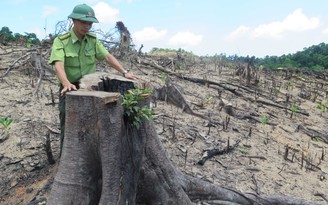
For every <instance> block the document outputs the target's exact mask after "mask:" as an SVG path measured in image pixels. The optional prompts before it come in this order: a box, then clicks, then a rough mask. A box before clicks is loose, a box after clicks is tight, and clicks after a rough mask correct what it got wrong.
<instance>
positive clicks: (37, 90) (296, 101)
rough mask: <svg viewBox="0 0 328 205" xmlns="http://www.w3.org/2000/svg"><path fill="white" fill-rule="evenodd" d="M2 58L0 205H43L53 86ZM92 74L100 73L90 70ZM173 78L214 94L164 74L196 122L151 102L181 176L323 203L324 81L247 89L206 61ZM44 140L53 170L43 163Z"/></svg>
mask: <svg viewBox="0 0 328 205" xmlns="http://www.w3.org/2000/svg"><path fill="white" fill-rule="evenodd" d="M16 49H18V48H16ZM10 51H11V48H5V47H1V49H0V58H1V59H0V60H1V64H0V76H1V75H2V74H3V73H6V72H7V71H8V68H10V70H9V72H7V73H8V74H7V75H6V76H4V77H2V78H0V96H1V97H0V117H11V118H12V119H13V122H12V124H11V125H10V126H9V128H10V129H5V128H4V127H2V126H1V125H0V171H1V174H0V204H4V205H7V204H8V205H9V204H45V203H46V199H47V196H48V193H49V190H50V189H51V184H52V180H53V177H54V175H55V173H56V167H57V163H58V146H59V135H58V133H59V119H58V108H57V106H58V104H57V103H58V96H57V92H58V87H57V83H56V78H55V76H54V74H53V73H52V72H50V71H47V72H46V76H45V77H44V78H43V80H42V83H41V85H40V87H38V85H39V84H38V79H39V75H38V73H39V71H38V70H37V69H35V65H34V64H33V63H29V61H28V60H27V61H24V62H23V60H21V61H18V62H17V63H16V64H14V65H13V62H14V61H15V60H16V59H19V58H20V57H21V56H23V55H25V54H26V52H28V51H27V50H26V49H23V50H22V51H20V52H11V53H10ZM44 52H46V51H44ZM6 53H8V54H6ZM45 56H46V55H45ZM45 58H46V57H45ZM124 64H125V63H124ZM125 66H126V68H130V67H131V66H130V64H125ZM167 69H168V70H170V69H169V68H167ZM99 70H101V71H105V70H107V68H105V67H104V66H102V65H99ZM131 71H132V72H134V73H135V74H137V75H139V76H140V77H142V78H143V79H145V80H147V81H149V82H150V84H151V85H152V87H153V88H154V89H155V88H160V87H162V86H164V84H165V83H164V78H166V77H167V76H166V75H163V72H162V71H159V70H158V69H156V67H153V66H149V65H145V64H138V63H136V64H134V65H133V66H132V68H131ZM170 71H171V70H170ZM111 72H113V70H111ZM175 72H179V73H183V74H184V76H187V77H190V78H194V79H195V78H196V79H202V80H206V81H208V82H216V83H217V84H218V85H214V84H211V83H209V84H208V83H207V84H205V85H203V84H200V83H195V82H191V81H188V80H186V79H181V78H177V77H174V75H171V79H172V81H173V84H174V85H175V86H176V87H177V88H178V89H179V90H180V91H181V93H182V94H183V96H184V97H185V99H186V100H187V102H188V105H189V106H190V108H191V110H192V111H193V112H194V113H196V115H192V114H187V113H186V112H183V110H182V109H181V108H179V107H177V106H174V105H172V104H170V103H167V102H164V101H159V100H157V106H156V107H154V111H155V116H154V119H155V124H156V126H157V131H158V135H159V137H160V139H161V141H162V143H163V145H164V147H165V148H166V150H167V154H168V156H169V158H170V159H171V161H172V163H174V164H175V165H176V166H178V167H179V168H180V169H181V170H182V171H183V172H185V173H188V174H190V175H193V176H197V177H199V178H203V179H204V180H207V181H210V182H213V183H216V184H219V185H221V186H224V187H229V188H232V189H237V190H239V191H242V192H251V193H257V194H263V195H289V196H295V197H298V198H302V199H306V200H310V201H315V202H320V203H322V204H328V202H327V199H328V194H327V193H328V186H327V184H328V183H327V178H328V176H327V173H328V162H327V159H328V156H327V153H326V152H327V148H328V144H327V143H328V137H327V136H328V128H327V126H326V125H327V118H328V114H327V112H324V110H320V109H318V105H319V103H322V104H324V103H326V102H327V101H328V99H327V92H326V91H327V81H326V80H325V79H322V77H323V76H316V75H310V74H309V73H307V74H304V73H291V74H289V75H288V76H287V78H286V73H285V72H283V71H266V70H261V71H258V75H259V76H260V78H259V83H258V84H257V85H256V86H255V85H249V86H246V83H245V80H244V79H242V78H240V77H239V76H237V75H235V70H234V68H233V66H226V67H223V68H221V69H218V68H215V66H214V64H212V63H211V62H209V61H208V62H206V66H204V65H199V64H197V63H196V64H194V65H193V66H191V67H188V68H187V69H184V70H176V71H175ZM163 76H164V77H163ZM320 77H321V78H320ZM286 96H289V97H286ZM287 98H288V99H287ZM199 116H206V117H205V118H202V117H199ZM206 118H208V119H210V120H208V119H206ZM47 138H48V139H50V141H51V150H52V153H53V156H54V159H55V161H56V163H55V164H50V163H49V160H48V157H47V152H46V150H47V149H48V147H47V146H46V145H47ZM239 141H240V142H239ZM237 142H239V144H238V146H237V147H236V148H235V149H233V150H232V151H231V152H229V153H225V154H222V155H218V156H215V157H213V158H210V159H209V160H207V161H206V162H205V163H204V165H200V164H199V163H198V162H199V160H201V159H202V157H203V156H205V155H204V153H205V154H206V152H204V151H205V150H212V149H219V150H223V149H225V148H226V147H227V146H228V144H230V145H234V144H236V143H237Z"/></svg>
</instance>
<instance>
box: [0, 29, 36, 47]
mask: <svg viewBox="0 0 328 205" xmlns="http://www.w3.org/2000/svg"><path fill="white" fill-rule="evenodd" d="M22 41H23V42H25V43H27V44H39V43H40V40H39V39H38V37H37V36H36V34H35V33H27V32H25V34H24V35H22V34H20V33H13V32H12V31H11V30H10V29H9V28H8V27H7V26H4V27H2V28H1V30H0V42H1V43H9V42H22Z"/></svg>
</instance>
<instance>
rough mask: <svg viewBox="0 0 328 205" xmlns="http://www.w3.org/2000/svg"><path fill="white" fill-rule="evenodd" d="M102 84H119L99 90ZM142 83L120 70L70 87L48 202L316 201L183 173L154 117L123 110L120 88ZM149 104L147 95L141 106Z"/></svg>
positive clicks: (131, 204) (146, 204)
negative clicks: (133, 116)
mask: <svg viewBox="0 0 328 205" xmlns="http://www.w3.org/2000/svg"><path fill="white" fill-rule="evenodd" d="M100 79H103V80H100ZM118 81H121V84H120V83H118ZM131 83H133V86H131ZM104 84H107V85H115V86H116V87H117V88H118V89H119V90H118V91H116V92H104V91H100V90H101V89H100V88H104V87H106V86H104ZM142 86H144V84H142V83H138V82H132V81H129V80H126V79H124V78H121V77H119V76H104V75H103V74H92V75H88V76H86V77H85V78H84V79H82V82H81V84H80V87H81V90H79V91H74V92H70V93H67V96H66V116H67V117H66V126H65V127H66V130H65V139H64V145H63V151H62V156H61V159H60V164H59V167H58V171H57V174H56V176H55V180H54V183H53V185H52V190H51V193H50V197H49V199H48V203H47V204H49V205H58V204H60V205H66V204H67V205H68V204H70V205H71V204H73V205H75V204H76V205H78V204H87V205H94V204H101V205H102V204H108V205H135V204H143V205H191V204H194V203H196V201H202V200H204V201H206V203H207V204H243V205H250V204H281V205H284V204H315V203H312V202H311V203H310V202H306V201H304V200H302V199H295V198H291V197H284V196H273V197H270V196H265V197H262V196H258V195H256V194H243V193H241V192H239V191H236V190H231V189H226V188H222V187H220V186H218V185H215V184H212V183H209V182H206V181H203V180H201V179H198V178H194V177H191V176H188V175H185V174H183V173H182V172H181V171H180V170H178V169H177V168H176V167H174V166H173V164H172V163H171V161H170V160H169V159H168V157H167V155H166V152H165V149H164V148H163V146H162V144H161V141H160V140H159V137H158V135H157V132H156V128H155V125H154V123H153V122H152V121H147V120H143V122H142V125H141V126H140V128H139V129H137V128H135V127H133V126H132V125H131V124H130V123H129V120H128V119H127V118H126V117H125V115H124V110H123V108H122V106H121V102H120V92H121V91H120V89H123V90H124V89H126V88H127V87H142ZM106 89H108V87H107V88H106ZM91 90H93V91H91ZM148 104H149V99H147V100H145V101H143V102H140V104H139V106H144V105H148Z"/></svg>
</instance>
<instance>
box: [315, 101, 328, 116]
mask: <svg viewBox="0 0 328 205" xmlns="http://www.w3.org/2000/svg"><path fill="white" fill-rule="evenodd" d="M316 108H317V109H318V110H320V112H321V116H322V113H324V112H327V108H328V102H320V103H318V104H317V106H316Z"/></svg>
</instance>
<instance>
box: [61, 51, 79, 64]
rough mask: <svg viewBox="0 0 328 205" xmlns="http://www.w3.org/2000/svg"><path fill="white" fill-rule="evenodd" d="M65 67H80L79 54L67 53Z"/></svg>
mask: <svg viewBox="0 0 328 205" xmlns="http://www.w3.org/2000/svg"><path fill="white" fill-rule="evenodd" d="M65 65H66V66H68V67H79V66H80V62H79V55H78V54H77V53H70V52H66V54H65Z"/></svg>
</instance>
